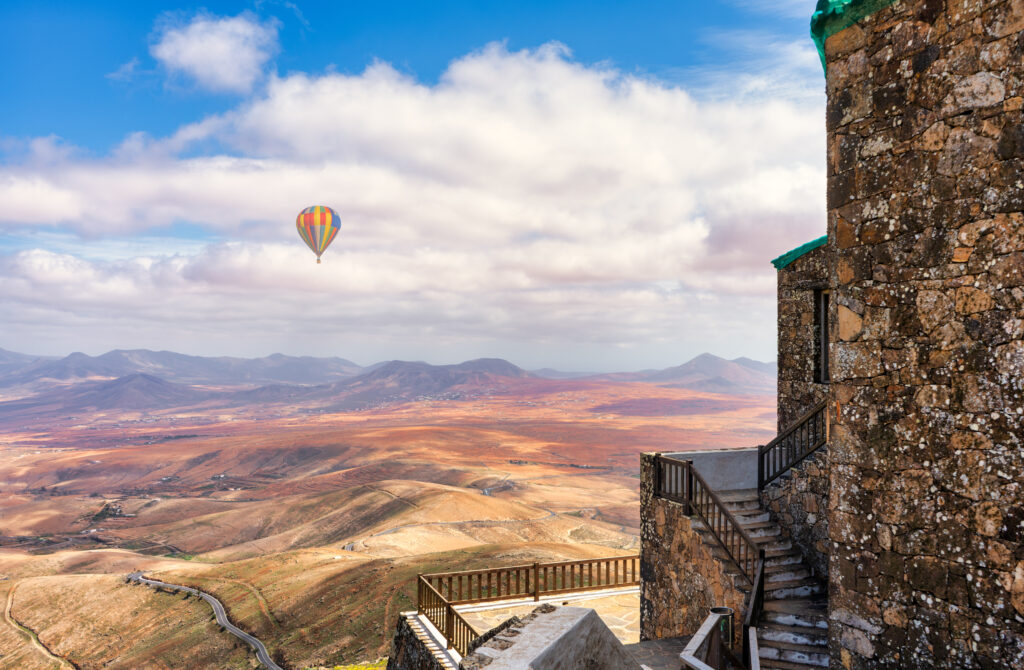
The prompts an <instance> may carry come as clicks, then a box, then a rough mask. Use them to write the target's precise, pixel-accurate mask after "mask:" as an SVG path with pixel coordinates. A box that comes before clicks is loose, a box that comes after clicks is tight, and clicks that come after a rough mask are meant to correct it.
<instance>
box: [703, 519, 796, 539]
mask: <svg viewBox="0 0 1024 670" xmlns="http://www.w3.org/2000/svg"><path fill="white" fill-rule="evenodd" d="M741 525H742V524H741ZM693 529H694V530H695V531H697V532H698V533H709V534H710V533H711V530H710V529H709V528H708V527H707V526H705V525H704V522H703V521H699V520H694V521H693ZM743 529H744V530H745V531H747V535H749V536H750V538H751V539H756V538H759V537H777V536H779V535H781V534H782V529H781V528H779V527H778V526H776V525H775V524H774V523H772V522H770V521H769V522H767V523H755V524H751V525H750V526H743Z"/></svg>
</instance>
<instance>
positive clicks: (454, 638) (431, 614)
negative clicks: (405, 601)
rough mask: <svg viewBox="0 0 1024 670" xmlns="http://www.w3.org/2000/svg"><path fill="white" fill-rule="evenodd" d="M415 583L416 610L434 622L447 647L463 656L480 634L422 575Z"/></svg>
mask: <svg viewBox="0 0 1024 670" xmlns="http://www.w3.org/2000/svg"><path fill="white" fill-rule="evenodd" d="M416 584H417V588H416V612H417V613H418V614H422V615H423V616H425V617H427V619H428V620H429V621H430V623H432V624H434V627H435V628H437V630H438V632H440V633H441V635H443V636H444V638H445V640H446V641H447V645H448V648H449V649H455V650H456V651H458V652H459V653H460V654H462V655H463V656H465V655H466V654H467V653H469V645H470V644H471V643H472V642H473V640H475V639H476V638H478V637H480V634H479V633H478V632H477V631H476V629H474V628H473V626H471V625H470V624H469V622H468V621H466V620H465V619H464V618H462V615H461V614H459V613H458V611H457V610H456V609H455V608H454V607H453V606H452V604H451V603H449V602H448V601H447V600H445V598H444V596H442V595H441V594H440V593H439V592H438V591H437V589H435V588H434V587H433V586H431V585H430V582H428V581H427V580H426V579H424V578H423V575H419V576H418V577H417V579H416Z"/></svg>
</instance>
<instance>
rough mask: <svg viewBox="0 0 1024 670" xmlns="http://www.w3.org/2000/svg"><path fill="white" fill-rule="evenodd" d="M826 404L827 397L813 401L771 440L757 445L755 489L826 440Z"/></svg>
mask: <svg viewBox="0 0 1024 670" xmlns="http://www.w3.org/2000/svg"><path fill="white" fill-rule="evenodd" d="M827 405H828V402H827V401H825V402H822V403H820V404H818V405H815V406H814V407H813V408H811V410H810V411H809V412H807V413H806V414H804V415H803V416H801V417H800V418H799V419H797V420H796V422H795V423H794V424H793V425H792V426H790V427H789V428H787V429H786V430H784V431H783V432H781V433H779V435H778V437H776V438H775V439H774V440H772V441H771V442H769V443H768V444H766V445H764V446H761V447H758V448H757V490H758V491H760V490H761V489H763V488H764V487H765V484H767V483H769V482H771V481H773V480H774V479H775V478H776V477H778V476H780V475H782V474H784V473H785V472H786V471H787V470H789V469H790V468H791V467H793V466H794V465H796V464H797V463H799V462H801V461H802V460H804V459H805V458H807V457H808V456H810V455H811V454H812V453H814V452H815V451H816V450H817V449H818V448H819V447H821V446H822V445H823V444H825V443H826V442H827V441H828V430H829V425H828V412H827V411H826V407H827Z"/></svg>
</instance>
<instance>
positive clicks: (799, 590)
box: [764, 577, 826, 600]
mask: <svg viewBox="0 0 1024 670" xmlns="http://www.w3.org/2000/svg"><path fill="white" fill-rule="evenodd" d="M823 593H826V589H825V585H824V584H822V583H821V582H820V581H819V580H817V579H814V578H813V577H805V578H804V579H793V580H788V581H781V582H772V581H766V582H765V585H764V597H765V599H766V600H783V599H788V598H806V597H807V596H812V595H820V594H823Z"/></svg>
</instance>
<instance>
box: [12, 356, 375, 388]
mask: <svg viewBox="0 0 1024 670" xmlns="http://www.w3.org/2000/svg"><path fill="white" fill-rule="evenodd" d="M361 372H363V368H362V367H360V366H358V365H356V364H355V363H353V362H352V361H348V360H345V359H344V358H313V357H311V356H301V357H296V356H285V355H283V354H274V355H272V356H266V357H264V358H233V357H229V356H221V357H216V358H213V357H205V356H187V355H185V354H177V353H174V352H173V351H149V350H147V349H133V350H123V349H115V350H114V351H109V352H107V353H105V354H103V355H102V356H87V355H86V354H82V353H77V352H76V353H73V354H71V355H69V356H66V357H64V358H60V359H53V358H40V357H33V356H26V355H25V354H18V353H14V352H12V351H5V350H3V349H0V388H2V387H10V386H17V385H21V384H31V383H34V382H40V381H42V382H46V381H51V382H75V381H83V380H89V379H97V378H105V379H112V378H117V377H124V376H127V375H133V374H147V375H152V376H154V377H160V378H161V379H164V380H167V381H174V382H179V383H183V384H214V385H232V386H238V385H246V384H249V385H256V384H273V383H286V384H324V383H329V382H333V381H338V380H341V379H347V378H349V377H353V376H355V375H358V374H360V373H361Z"/></svg>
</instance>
